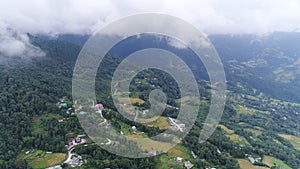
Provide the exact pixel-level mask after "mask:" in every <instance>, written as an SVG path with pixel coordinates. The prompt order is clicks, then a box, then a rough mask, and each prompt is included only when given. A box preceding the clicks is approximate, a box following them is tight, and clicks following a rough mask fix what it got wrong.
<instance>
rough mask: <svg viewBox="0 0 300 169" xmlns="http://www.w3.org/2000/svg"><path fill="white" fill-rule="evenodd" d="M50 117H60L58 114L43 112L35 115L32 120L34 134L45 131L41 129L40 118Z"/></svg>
mask: <svg viewBox="0 0 300 169" xmlns="http://www.w3.org/2000/svg"><path fill="white" fill-rule="evenodd" d="M52 118H56V119H58V118H61V116H60V115H58V114H44V115H41V116H38V117H35V118H34V120H33V122H32V133H34V134H45V133H46V131H45V130H44V129H43V125H42V119H45V120H46V119H52Z"/></svg>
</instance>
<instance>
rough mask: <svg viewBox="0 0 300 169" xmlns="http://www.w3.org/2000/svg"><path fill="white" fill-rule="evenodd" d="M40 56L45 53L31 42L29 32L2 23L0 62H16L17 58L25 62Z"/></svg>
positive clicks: (0, 30)
mask: <svg viewBox="0 0 300 169" xmlns="http://www.w3.org/2000/svg"><path fill="white" fill-rule="evenodd" d="M40 56H45V53H44V52H43V51H42V50H41V49H40V48H38V47H36V46H34V45H32V44H31V43H30V41H29V38H28V36H27V34H25V33H20V32H18V31H15V30H13V29H10V28H7V27H6V25H5V24H0V64H6V63H7V62H14V61H16V59H18V60H19V61H21V62H25V61H29V60H30V59H32V58H34V57H40ZM19 61H18V62H19Z"/></svg>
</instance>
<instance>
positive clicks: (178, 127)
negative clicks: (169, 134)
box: [169, 117, 185, 132]
mask: <svg viewBox="0 0 300 169" xmlns="http://www.w3.org/2000/svg"><path fill="white" fill-rule="evenodd" d="M169 123H170V125H171V126H172V127H174V128H175V130H177V131H180V132H184V130H185V124H183V123H179V124H177V122H176V119H173V118H171V117H169Z"/></svg>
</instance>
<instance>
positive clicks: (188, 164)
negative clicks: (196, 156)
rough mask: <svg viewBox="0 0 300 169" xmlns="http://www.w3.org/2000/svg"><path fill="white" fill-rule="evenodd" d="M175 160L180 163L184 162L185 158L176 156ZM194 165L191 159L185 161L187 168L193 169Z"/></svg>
mask: <svg viewBox="0 0 300 169" xmlns="http://www.w3.org/2000/svg"><path fill="white" fill-rule="evenodd" d="M175 161H176V162H178V163H182V162H183V161H184V160H183V158H182V157H176V159H175ZM193 166H194V164H192V163H191V162H190V161H189V160H186V161H184V167H185V168H186V169H191V168H193Z"/></svg>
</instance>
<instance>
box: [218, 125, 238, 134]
mask: <svg viewBox="0 0 300 169" xmlns="http://www.w3.org/2000/svg"><path fill="white" fill-rule="evenodd" d="M219 127H221V129H222V130H224V131H226V133H227V134H233V133H234V131H233V130H230V129H229V128H227V127H226V126H224V125H222V124H220V125H219Z"/></svg>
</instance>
